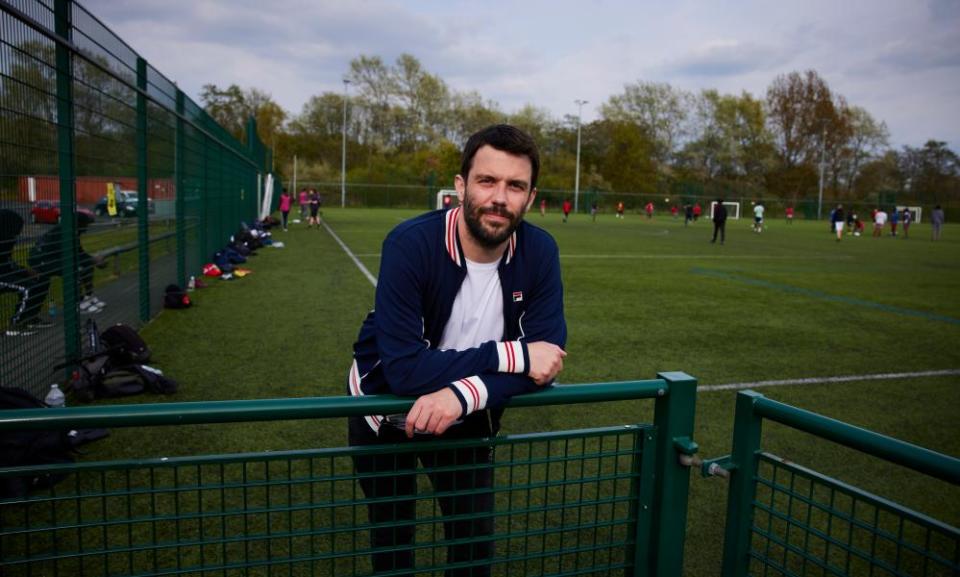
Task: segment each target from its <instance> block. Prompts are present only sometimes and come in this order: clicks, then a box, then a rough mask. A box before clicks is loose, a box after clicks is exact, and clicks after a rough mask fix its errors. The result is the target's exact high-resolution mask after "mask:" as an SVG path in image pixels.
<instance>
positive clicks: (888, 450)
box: [708, 391, 960, 577]
mask: <svg viewBox="0 0 960 577" xmlns="http://www.w3.org/2000/svg"><path fill="white" fill-rule="evenodd" d="M764 420H770V421H775V422H778V423H781V424H783V425H786V426H788V427H791V428H793V429H796V430H798V431H803V432H805V433H809V434H810V435H814V436H817V437H820V438H823V439H827V440H830V441H833V442H835V443H839V444H841V445H844V446H847V447H851V448H853V449H856V450H858V451H861V452H863V453H866V454H868V455H871V456H873V457H876V458H879V459H882V460H885V461H888V462H891V463H894V464H897V465H902V466H904V467H907V468H910V469H913V470H915V471H918V472H920V473H923V474H926V475H930V476H931V477H934V478H936V479H940V480H942V481H945V482H947V483H950V484H952V485H960V459H956V458H953V457H949V456H947V455H942V454H939V453H935V452H933V451H930V450H928V449H924V448H922V447H917V446H916V445H911V444H909V443H905V442H903V441H899V440H897V439H893V438H891V437H887V436H884V435H880V434H878V433H874V432H871V431H867V430H864V429H861V428H858V427H854V426H852V425H849V424H846V423H842V422H840V421H836V420H833V419H830V418H828V417H824V416H821V415H818V414H815V413H811V412H809V411H805V410H802V409H798V408H795V407H792V406H790V405H786V404H784V403H780V402H777V401H774V400H771V399H767V398H765V397H764V396H763V395H760V394H758V393H755V392H752V391H746V392H742V393H740V394H739V395H738V396H737V412H736V424H735V428H734V440H733V453H732V455H731V456H730V457H729V458H724V459H719V460H717V461H715V463H719V464H721V465H723V466H725V468H727V469H729V470H730V495H729V501H728V504H727V528H726V535H725V538H724V559H723V575H724V576H725V577H734V576H744V575H777V576H792V575H824V576H828V575H829V576H832V575H843V576H850V577H856V576H861V575H876V576H881V575H882V576H907V575H911V576H917V575H924V576H934V575H937V576H956V575H958V574H960V529H957V528H956V527H952V526H950V525H948V524H946V523H943V522H940V521H937V520H936V519H932V518H930V517H929V516H926V515H923V514H921V513H918V512H916V511H913V510H911V509H909V508H907V507H904V506H903V505H900V504H898V503H895V502H893V501H890V500H888V499H885V498H883V497H879V496H876V495H873V494H870V493H868V492H867V491H864V490H862V489H860V488H858V487H854V486H851V485H849V484H846V483H844V482H842V481H839V480H837V479H834V478H831V477H828V476H827V475H823V474H821V473H818V472H816V471H814V470H812V469H809V468H807V467H805V466H803V465H801V464H798V463H794V462H791V461H789V460H787V459H784V458H782V457H779V456H777V455H773V454H770V453H767V452H764V451H762V449H761V432H762V423H763V421H764ZM708 464H709V463H708Z"/></svg>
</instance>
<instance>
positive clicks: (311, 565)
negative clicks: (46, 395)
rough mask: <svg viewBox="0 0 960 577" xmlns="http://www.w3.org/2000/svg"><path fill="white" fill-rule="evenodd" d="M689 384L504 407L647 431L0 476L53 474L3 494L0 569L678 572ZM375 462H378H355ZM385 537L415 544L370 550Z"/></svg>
mask: <svg viewBox="0 0 960 577" xmlns="http://www.w3.org/2000/svg"><path fill="white" fill-rule="evenodd" d="M695 390H696V381H695V380H693V379H692V378H690V377H688V376H686V375H683V374H681V373H667V374H664V375H661V379H657V380H651V381H635V382H623V383H601V384H590V385H563V386H556V387H553V388H551V389H548V390H545V391H542V392H540V393H537V394H534V395H526V396H522V397H515V398H514V399H512V400H511V401H510V406H511V407H515V408H520V407H537V406H542V405H553V404H571V403H588V402H596V401H611V400H626V399H655V419H654V424H652V425H649V424H648V425H622V426H617V427H607V428H596V429H588V430H574V431H554V432H543V433H532V434H523V435H512V436H511V435H508V436H500V437H493V438H478V439H460V440H442V439H440V440H438V439H425V440H421V441H420V442H416V443H405V444H398V445H369V446H361V447H347V448H319V449H307V450H293V451H283V452H264V453H248V454H229V455H212V456H189V457H176V458H147V457H146V456H145V457H144V458H141V459H137V460H135V461H113V462H89V463H79V464H72V463H68V464H57V465H41V466H31V467H22V466H21V467H6V468H0V489H4V490H6V488H7V487H9V486H11V485H10V484H11V483H15V482H16V479H29V480H32V479H38V478H39V479H45V478H47V477H46V475H55V476H57V477H60V478H62V480H61V481H60V482H59V483H57V484H54V485H53V486H50V487H46V488H40V486H41V485H42V483H41V484H38V485H37V486H35V487H34V489H33V490H32V491H30V492H29V493H27V494H25V495H23V494H21V495H16V496H15V495H13V494H12V493H11V492H10V491H7V495H8V496H6V497H4V498H0V572H2V574H3V575H207V574H217V575H224V574H225V575H277V574H279V575H329V576H339V575H369V574H372V573H373V572H374V563H387V571H386V572H385V573H382V574H393V575H399V574H407V573H411V572H416V573H418V574H429V575H439V574H442V573H443V572H444V571H448V570H449V571H457V570H463V569H471V568H472V570H476V568H477V567H484V568H486V569H489V570H490V571H491V572H492V574H493V575H521V574H522V575H587V574H589V575H624V574H629V575H662V576H668V575H677V574H679V572H680V568H681V567H682V563H683V541H684V539H683V536H684V532H685V518H686V513H685V511H686V501H687V484H688V480H689V469H688V468H686V467H684V466H682V465H680V464H679V463H678V459H677V454H678V449H677V448H676V447H675V440H676V439H689V438H690V434H691V432H692V425H693V412H694V402H695ZM412 401H413V400H412V399H407V398H398V397H392V396H389V395H383V396H367V397H362V398H355V397H332V398H306V399H276V400H263V401H223V402H213V403H166V404H163V405H127V406H125V405H114V406H100V407H93V406H91V407H70V408H65V409H22V410H19V411H0V434H5V433H7V432H9V431H17V430H20V431H24V430H28V429H46V428H67V427H76V428H83V427H85V426H90V425H93V424H96V425H97V426H109V427H126V426H134V427H137V426H158V425H185V424H197V423H211V424H213V423H227V422H244V423H246V422H255V421H268V420H291V419H317V418H331V417H346V416H357V415H363V414H369V413H373V414H393V413H396V412H398V411H399V412H403V411H406V410H409V408H410V406H412V404H413V402H412ZM511 410H513V409H511ZM531 410H536V409H531ZM341 422H342V421H341ZM307 426H309V425H307ZM384 426H388V425H384ZM144 450H145V451H146V450H150V449H149V448H145V449H144ZM159 450H162V449H159ZM488 452H489V454H490V456H489V457H486V455H487V454H488ZM373 458H377V459H379V460H380V462H381V464H382V463H386V465H387V466H385V467H384V466H377V467H374V468H370V467H367V466H365V465H364V460H369V459H373ZM483 479H489V482H488V481H484V480H483ZM370 505H376V506H377V507H378V510H379V511H381V512H380V513H373V512H372V509H370V508H369V506H370ZM384 511H390V513H384ZM375 527H376V529H377V530H378V534H379V535H380V536H381V537H378V538H376V540H375V538H374V534H373V532H372V529H374V528H375ZM384 532H386V533H384ZM394 532H396V533H397V534H407V535H410V536H411V539H410V540H409V541H408V540H403V539H399V538H390V539H388V540H387V541H384V539H383V538H382V536H384V535H394ZM448 554H449V555H450V556H448ZM377 560H379V561H377ZM406 560H409V564H407V561H406ZM404 567H406V569H405V570H404V569H403V568H404ZM380 568H381V569H382V568H383V567H382V566H381V567H380ZM391 568H392V570H391Z"/></svg>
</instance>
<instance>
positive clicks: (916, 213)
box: [897, 205, 923, 224]
mask: <svg viewBox="0 0 960 577" xmlns="http://www.w3.org/2000/svg"><path fill="white" fill-rule="evenodd" d="M903 209H907V210H909V211H910V212H911V215H912V216H913V218H912V219H911V222H912V223H914V224H920V215H921V214H923V207H922V206H906V205H901V206H898V207H897V212H899V213H900V214H903ZM901 220H902V219H901Z"/></svg>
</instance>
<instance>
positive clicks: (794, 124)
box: [201, 54, 960, 203]
mask: <svg viewBox="0 0 960 577" xmlns="http://www.w3.org/2000/svg"><path fill="white" fill-rule="evenodd" d="M346 79H347V80H348V81H349V94H348V95H347V96H346V98H347V102H346V104H347V110H348V115H347V158H348V180H349V181H350V182H362V183H383V184H434V183H435V182H437V184H438V185H444V186H445V185H446V184H447V181H448V180H449V179H450V176H451V175H453V174H455V173H456V172H457V170H458V167H459V149H460V147H461V146H462V145H463V142H464V141H465V140H466V138H467V137H468V136H469V135H470V134H471V133H472V132H473V131H475V130H477V129H479V128H481V127H483V126H486V125H489V124H492V123H495V122H508V123H511V124H515V125H517V126H520V127H522V128H523V129H525V130H527V131H529V132H530V133H531V134H532V135H533V136H534V137H535V138H536V139H537V141H538V142H539V143H540V144H541V147H542V156H543V170H542V174H543V178H542V182H541V184H540V186H541V188H542V189H555V190H571V189H572V188H573V186H574V183H573V178H574V177H573V175H574V171H575V163H576V133H577V118H576V116H571V115H566V116H564V117H562V118H556V117H554V116H553V115H551V114H550V113H549V112H548V111H546V110H544V109H541V108H538V107H536V106H534V105H527V106H524V107H523V108H521V109H520V110H518V111H516V112H513V113H507V112H504V111H503V110H502V109H501V108H500V107H499V105H498V104H497V103H496V102H493V101H491V100H488V99H485V98H484V97H483V96H482V95H481V94H480V93H479V92H476V91H469V92H458V91H456V90H453V89H451V88H450V87H449V86H448V85H447V84H446V82H444V81H443V79H442V78H440V77H439V76H437V75H436V74H432V73H430V72H429V71H427V70H425V69H424V68H423V66H422V64H421V63H420V61H419V60H418V59H417V58H415V57H414V56H411V55H409V54H404V55H402V56H400V57H399V58H398V59H397V60H396V61H395V62H394V63H392V64H389V63H386V62H384V61H383V59H381V58H380V57H378V56H360V57H358V58H356V59H354V60H353V61H351V63H350V70H349V72H348V73H347V75H346ZM344 97H345V95H344V93H342V92H332V91H331V92H324V93H322V94H319V95H315V96H312V97H311V98H310V99H309V100H308V101H307V103H306V104H304V106H303V109H302V110H301V111H300V113H299V114H293V115H292V114H290V113H288V112H286V111H285V110H283V109H282V108H281V107H280V106H279V105H277V104H276V103H275V102H273V100H272V99H271V98H270V96H269V95H268V94H267V93H265V92H264V91H262V90H259V89H256V88H249V89H242V88H240V87H238V86H236V85H232V86H230V87H228V88H225V89H221V88H218V87H217V86H215V85H212V84H209V85H206V86H205V87H204V89H203V93H202V95H201V101H202V102H203V105H204V106H205V108H206V110H207V111H208V112H209V113H210V114H211V115H212V116H213V117H214V118H216V119H217V120H219V121H220V122H221V123H222V124H223V125H224V126H226V127H227V128H228V129H229V130H230V131H231V132H234V133H235V134H236V135H237V136H242V131H243V127H244V123H245V119H246V117H247V116H249V115H253V116H254V117H256V118H257V120H258V130H259V131H260V137H261V139H262V140H263V141H264V142H265V143H267V144H268V145H271V144H272V145H273V146H274V147H275V159H276V165H275V168H276V170H277V171H278V172H279V173H280V174H281V175H282V176H284V178H285V179H287V180H289V178H290V176H291V175H292V174H291V173H292V158H293V156H294V155H296V156H297V159H298V177H299V178H300V180H301V181H319V182H336V181H339V178H340V158H341V134H342V130H343V108H344ZM581 128H582V136H581V139H582V141H581V182H580V186H581V189H594V190H599V191H608V192H617V193H641V194H650V193H656V192H660V191H662V190H664V189H665V188H666V189H669V187H670V186H671V185H676V184H678V183H679V184H688V185H695V188H694V189H695V190H701V191H712V190H722V191H734V193H735V194H737V195H738V196H745V197H764V198H769V197H779V198H783V199H785V200H789V201H793V202H796V201H799V200H803V199H809V198H815V197H816V196H817V194H818V192H819V185H820V177H821V174H820V171H821V169H822V171H823V181H824V194H825V197H826V198H832V199H838V200H849V201H877V200H878V199H880V198H883V196H882V195H890V194H894V195H897V197H898V198H900V199H903V200H907V199H910V200H913V201H916V202H922V203H941V202H946V201H947V200H949V199H960V161H958V156H957V154H956V153H955V152H954V151H952V150H951V149H950V148H949V147H947V145H946V143H944V142H941V141H937V140H929V141H927V142H926V143H924V144H922V145H920V146H916V147H914V146H903V147H902V148H900V149H894V148H892V147H891V146H890V144H889V132H888V130H887V126H886V124H885V123H884V122H883V121H882V120H879V119H877V118H875V117H874V116H873V115H871V114H870V112H869V111H867V110H866V109H864V108H862V107H860V106H857V105H855V104H851V103H849V102H848V101H847V99H846V98H845V97H844V96H843V95H841V94H839V93H837V92H836V91H834V90H832V89H831V88H830V87H829V85H828V84H827V82H826V81H825V80H824V79H823V78H822V77H821V76H820V75H819V74H818V73H817V72H816V71H814V70H808V71H805V72H790V73H788V74H783V75H781V76H778V77H776V78H775V79H773V81H772V82H771V84H770V85H769V87H768V88H767V91H766V94H765V95H763V97H762V98H761V97H757V96H754V95H752V94H750V93H748V92H745V91H744V92H742V93H740V94H721V93H720V92H718V91H716V90H701V91H699V92H690V91H686V90H682V89H679V88H676V87H674V86H671V85H669V84H665V83H656V82H648V81H642V80H639V81H636V82H632V83H628V84H626V85H625V86H624V87H623V90H622V92H620V93H618V94H613V95H611V96H610V97H609V98H608V99H607V100H606V101H605V102H603V103H601V104H600V106H599V118H598V119H597V120H595V121H593V122H589V123H585V124H583V125H582V127H581ZM435 179H439V181H435ZM674 189H676V187H674Z"/></svg>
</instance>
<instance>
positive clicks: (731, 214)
mask: <svg viewBox="0 0 960 577" xmlns="http://www.w3.org/2000/svg"><path fill="white" fill-rule="evenodd" d="M716 206H717V201H713V202H711V203H710V220H713V211H714V208H715V207H716ZM723 206H725V207H727V218H728V219H733V220H739V218H740V203H739V202H724V203H723Z"/></svg>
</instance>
